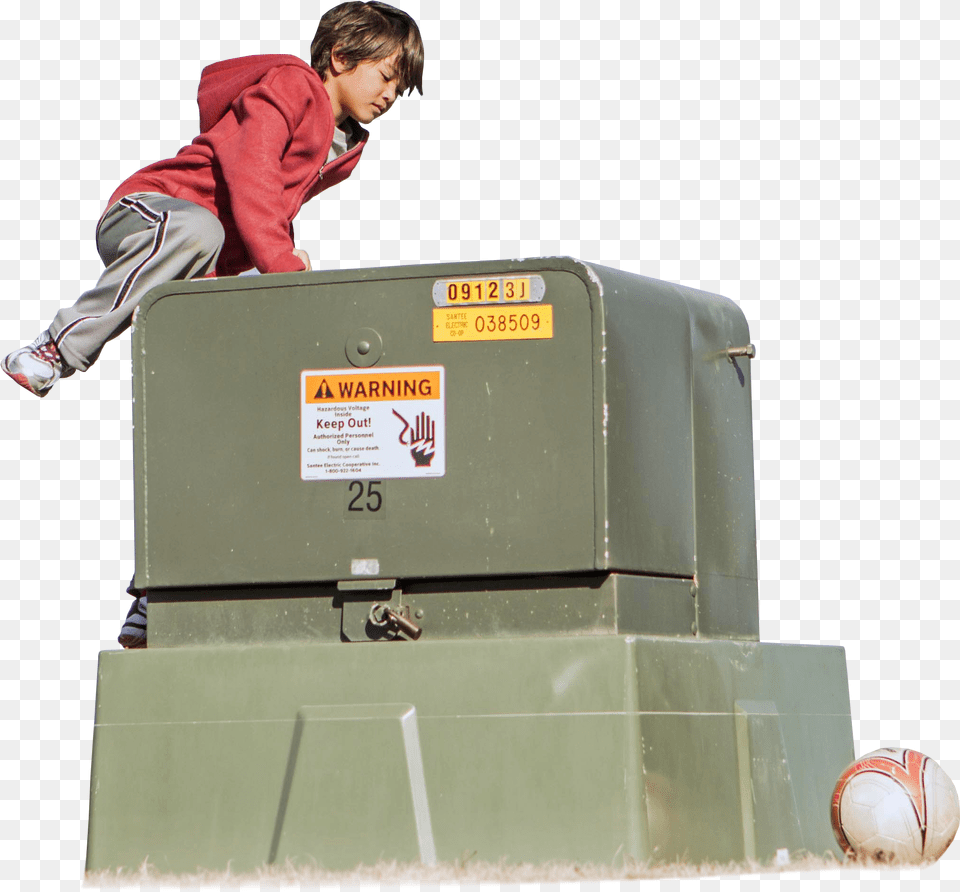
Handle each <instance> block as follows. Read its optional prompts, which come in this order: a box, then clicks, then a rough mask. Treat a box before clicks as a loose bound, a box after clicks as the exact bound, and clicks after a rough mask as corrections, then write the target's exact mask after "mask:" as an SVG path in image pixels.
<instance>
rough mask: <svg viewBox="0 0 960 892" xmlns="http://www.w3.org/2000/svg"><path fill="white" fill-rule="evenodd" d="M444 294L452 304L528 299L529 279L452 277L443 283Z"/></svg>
mask: <svg viewBox="0 0 960 892" xmlns="http://www.w3.org/2000/svg"><path fill="white" fill-rule="evenodd" d="M443 284H444V286H445V290H444V296H445V298H446V301H447V303H448V304H450V305H451V306H452V305H453V304H484V303H503V302H504V301H523V300H530V294H531V292H530V279H529V278H520V279H454V280H452V281H449V282H444V283H443Z"/></svg>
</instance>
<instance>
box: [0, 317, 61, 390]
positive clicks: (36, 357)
mask: <svg viewBox="0 0 960 892" xmlns="http://www.w3.org/2000/svg"><path fill="white" fill-rule="evenodd" d="M0 368H2V369H3V370H4V371H5V372H6V373H7V374H8V375H9V376H10V377H11V378H13V380H14V381H16V382H17V384H19V385H20V386H21V387H23V388H24V389H25V390H29V391H30V393H35V394H36V395H37V396H46V395H47V394H48V393H49V392H50V388H52V387H53V385H54V384H56V383H57V381H59V380H60V379H61V378H66V377H67V376H68V375H71V374H73V371H74V370H73V369H72V368H71V367H70V366H68V365H67V364H66V363H65V362H64V361H63V357H62V356H61V355H60V351H59V350H58V349H57V345H56V344H54V343H53V341H52V340H51V339H50V334H49V332H46V331H45V332H43V334H41V335H40V337H38V338H37V339H36V340H35V341H34V342H33V343H32V344H28V345H27V346H26V347H21V348H20V349H19V350H14V351H13V353H11V354H10V355H9V356H7V358H6V359H4V360H3V362H2V363H0Z"/></svg>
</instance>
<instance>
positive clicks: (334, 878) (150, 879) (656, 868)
mask: <svg viewBox="0 0 960 892" xmlns="http://www.w3.org/2000/svg"><path fill="white" fill-rule="evenodd" d="M864 867H866V868H869V869H871V870H878V869H880V870H882V869H884V868H885V867H890V865H882V864H877V863H875V862H871V863H869V864H858V863H857V862H854V861H849V862H840V861H838V860H837V859H836V858H833V857H827V858H815V857H813V856H811V855H805V856H803V857H799V858H793V859H791V860H790V861H789V862H785V863H777V862H776V861H774V862H769V863H766V864H759V863H757V862H747V863H734V862H731V863H729V864H704V865H690V864H679V863H678V864H653V865H651V864H647V863H644V862H636V861H633V860H632V859H627V862H626V863H625V864H623V865H622V866H619V867H612V866H609V865H603V864H576V863H572V862H569V863H559V862H557V863H551V864H509V863H507V862H506V861H501V862H498V863H495V864H494V863H490V862H483V861H475V860H473V859H472V858H471V857H469V856H466V857H464V858H460V859H457V860H456V861H453V862H447V863H443V864H437V865H434V866H429V867H427V866H424V865H423V864H398V863H396V862H382V863H379V864H375V865H371V866H368V867H364V866H361V867H357V868H356V869H355V870H349V871H330V870H323V869H322V868H318V867H316V866H311V867H302V866H297V865H292V864H286V865H273V866H268V867H263V868H260V869H259V870H255V871H251V872H249V873H238V874H234V873H231V872H230V871H223V872H213V871H201V872H199V873H195V874H162V873H160V872H159V871H157V870H156V869H154V868H153V867H152V866H151V865H149V864H146V863H145V864H143V865H142V866H141V868H140V870H138V871H102V872H99V873H91V874H87V876H86V882H85V885H87V886H130V885H137V886H180V887H184V886H186V887H190V886H244V885H251V884H259V883H264V884H267V885H276V886H284V885H295V884H309V885H317V886H349V885H357V884H366V885H369V884H373V883H380V884H386V885H409V884H412V883H418V884H419V883H429V884H438V885H440V884H467V885H469V884H474V883H559V882H579V881H582V880H647V879H668V878H673V877H684V878H696V877H707V876H731V875H738V874H747V873H783V872H794V871H824V870H851V871H852V870H858V869H860V868H864Z"/></svg>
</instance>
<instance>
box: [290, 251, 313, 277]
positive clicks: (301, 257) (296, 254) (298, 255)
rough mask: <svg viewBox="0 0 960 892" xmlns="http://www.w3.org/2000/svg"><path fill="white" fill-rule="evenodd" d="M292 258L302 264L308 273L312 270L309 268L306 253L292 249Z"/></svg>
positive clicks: (308, 258)
mask: <svg viewBox="0 0 960 892" xmlns="http://www.w3.org/2000/svg"><path fill="white" fill-rule="evenodd" d="M293 256H294V257H296V258H297V259H298V260H300V261H301V262H302V263H303V265H304V266H305V267H306V268H307V271H308V272H309V271H310V270H312V269H313V267H312V266H310V255H309V254H308V253H307V252H306V251H303V250H301V249H300V248H294V249H293Z"/></svg>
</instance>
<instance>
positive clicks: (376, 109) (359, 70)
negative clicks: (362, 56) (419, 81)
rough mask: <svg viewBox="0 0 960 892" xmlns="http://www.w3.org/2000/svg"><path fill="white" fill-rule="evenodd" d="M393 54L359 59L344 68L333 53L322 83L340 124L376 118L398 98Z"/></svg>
mask: <svg viewBox="0 0 960 892" xmlns="http://www.w3.org/2000/svg"><path fill="white" fill-rule="evenodd" d="M396 58H397V56H396V54H394V55H393V56H390V57H388V58H386V59H381V60H380V61H379V62H360V63H359V64H358V65H357V66H356V67H355V68H351V69H350V70H349V71H347V70H346V69H345V68H344V66H343V62H342V60H340V59H339V58H338V57H337V55H336V53H334V56H333V59H332V60H331V62H332V64H331V65H330V71H329V73H328V75H327V78H326V79H325V80H324V86H325V87H326V88H327V93H328V94H329V95H330V102H331V104H332V105H333V111H334V114H335V115H336V118H337V124H342V123H343V121H344V120H345V119H346V118H353V119H354V120H355V121H357V122H358V123H360V124H369V123H370V122H371V121H372V120H373V119H374V118H379V117H380V115H382V114H383V113H384V112H387V111H389V110H390V107H391V106H392V105H393V103H394V102H396V101H397V88H398V80H397V67H396Z"/></svg>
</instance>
